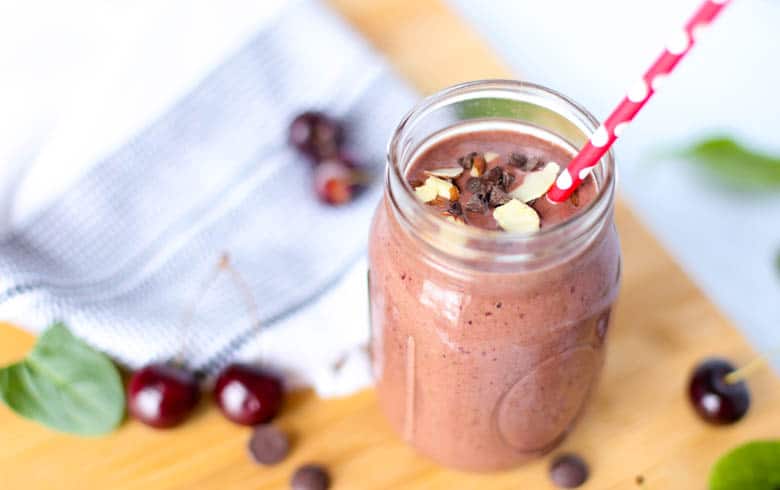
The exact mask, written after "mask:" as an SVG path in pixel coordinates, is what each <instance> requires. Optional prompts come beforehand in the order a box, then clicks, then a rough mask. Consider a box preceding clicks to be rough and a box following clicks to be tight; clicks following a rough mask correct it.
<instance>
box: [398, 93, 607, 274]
mask: <svg viewBox="0 0 780 490" xmlns="http://www.w3.org/2000/svg"><path fill="white" fill-rule="evenodd" d="M479 98H506V99H514V100H516V101H518V102H525V103H531V104H534V105H537V106H540V107H543V108H545V109H547V110H549V111H552V112H553V113H555V114H557V115H559V116H561V117H563V118H564V119H565V120H567V121H568V122H570V123H572V124H573V125H574V126H575V127H576V128H577V130H579V131H580V132H581V133H582V134H583V137H585V138H588V137H590V135H591V134H592V133H593V132H594V131H595V130H596V128H598V126H599V124H600V123H599V121H598V120H597V119H596V118H595V117H594V116H593V115H592V114H591V113H590V112H589V111H588V110H587V109H585V108H584V107H582V106H581V105H580V104H578V103H577V102H575V101H574V100H572V99H570V98H569V97H567V96H565V95H563V94H561V93H560V92H557V91H555V90H553V89H550V88H547V87H544V86H542V85H539V84H535V83H531V82H525V81H519V80H504V79H487V80H475V81H469V82H464V83H460V84H457V85H453V86H450V87H448V88H445V89H443V90H441V91H439V92H437V93H435V94H432V95H430V96H428V97H426V98H424V99H423V100H421V101H420V102H419V103H418V104H416V105H415V106H414V107H413V108H412V109H411V110H410V111H409V112H407V113H406V115H405V116H404V117H403V118H402V119H401V121H400V123H399V124H398V126H397V127H396V130H395V132H394V133H393V136H392V137H391V139H390V141H389V143H388V147H387V175H386V178H387V182H386V192H387V193H388V197H389V198H390V200H391V201H392V202H393V205H394V207H395V208H396V209H397V210H400V211H401V212H400V215H401V218H402V219H404V220H405V221H407V224H408V225H410V226H412V225H411V223H409V221H410V219H409V218H410V216H408V214H409V213H410V212H411V213H415V214H416V215H419V216H416V218H417V219H416V220H415V221H416V222H415V224H414V226H413V227H417V228H419V227H421V226H423V227H434V228H436V229H439V230H444V231H445V232H446V234H447V235H448V236H450V237H452V236H456V235H457V236H460V237H461V238H462V241H463V242H464V243H466V242H468V243H470V244H472V245H471V247H472V248H474V244H479V243H483V244H486V245H490V246H489V247H488V248H490V249H495V248H496V245H499V247H498V248H500V249H502V250H503V249H506V247H502V245H506V246H510V247H511V245H519V246H520V247H524V246H525V247H529V248H530V249H539V248H540V247H541V248H549V245H550V244H551V243H552V242H553V241H560V240H561V238H562V237H563V236H566V237H567V239H569V240H576V239H577V238H578V237H580V236H581V235H584V234H587V232H588V231H589V230H592V229H593V228H594V227H595V226H596V225H597V224H598V223H600V222H603V221H604V217H605V216H606V214H607V213H609V212H610V211H611V209H612V203H613V201H614V188H615V159H614V152H613V150H612V149H610V150H609V151H608V152H606V153H605V154H604V156H603V157H602V158H601V159H600V160H599V163H598V164H597V166H596V168H597V169H599V170H600V175H602V178H601V182H599V188H598V192H597V194H596V196H595V197H594V199H593V200H592V201H591V202H590V203H588V205H587V206H586V207H584V208H583V209H582V211H580V212H579V213H577V214H575V215H573V216H571V217H569V218H567V219H566V220H564V221H562V222H560V223H556V224H555V225H553V226H549V227H545V228H542V229H540V230H538V231H536V232H534V233H531V234H528V233H517V232H507V231H497V230H485V229H481V228H476V227H471V226H462V225H459V224H456V223H452V222H449V221H447V220H444V219H441V218H440V217H439V216H437V215H436V214H435V213H432V212H430V210H429V209H428V207H427V206H426V205H425V204H424V203H422V202H420V201H419V200H418V199H417V198H416V197H415V195H414V189H413V187H412V186H411V184H410V183H409V182H408V181H407V179H406V178H405V175H404V172H405V168H402V165H401V162H400V155H399V150H400V148H401V146H402V145H403V143H404V140H405V135H406V134H407V131H411V129H412V128H413V126H414V124H415V122H416V121H417V120H418V119H420V118H422V117H424V116H425V115H426V114H429V113H431V112H432V111H435V110H437V109H439V108H442V107H445V106H447V105H450V104H453V103H456V102H459V101H465V100H472V99H479ZM544 129H546V128H544ZM594 170H595V169H594ZM393 184H395V185H393ZM398 184H400V185H398ZM397 191H398V192H399V193H402V194H403V197H402V196H399V195H397ZM400 199H403V200H404V201H405V202H406V201H411V203H412V204H411V205H407V206H405V209H402V208H404V206H399V200H400ZM404 211H406V212H404ZM545 242H549V243H547V244H545ZM476 248H479V247H478V246H477V247H476ZM447 249H448V251H450V252H452V247H451V246H448V247H447ZM526 252H527V253H519V254H507V255H506V256H503V255H502V254H498V256H496V257H493V259H497V260H498V261H500V262H513V261H517V260H528V259H529V258H530V257H529V255H533V256H535V255H538V252H539V250H528V251H526ZM466 255H473V254H466Z"/></svg>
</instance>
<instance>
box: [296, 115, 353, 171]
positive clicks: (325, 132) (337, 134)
mask: <svg viewBox="0 0 780 490" xmlns="http://www.w3.org/2000/svg"><path fill="white" fill-rule="evenodd" d="M289 141H290V144H292V145H293V146H294V147H295V148H297V149H298V150H299V151H300V152H301V153H303V154H304V155H306V156H308V157H309V158H311V159H312V160H314V161H315V162H319V161H322V160H324V159H325V158H330V157H334V156H336V155H338V153H339V150H340V149H341V146H342V144H343V143H344V129H343V128H342V126H341V124H340V123H339V122H338V121H336V120H335V119H332V118H330V117H328V116H327V115H325V114H323V113H322V112H315V111H309V112H304V113H303V114H300V115H299V116H298V117H296V118H295V119H293V121H292V123H290V130H289Z"/></svg>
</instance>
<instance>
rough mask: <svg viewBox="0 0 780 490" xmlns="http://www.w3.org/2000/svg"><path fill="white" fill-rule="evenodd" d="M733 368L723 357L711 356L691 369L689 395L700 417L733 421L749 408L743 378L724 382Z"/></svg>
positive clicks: (708, 419) (731, 422) (721, 423)
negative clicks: (733, 381)
mask: <svg viewBox="0 0 780 490" xmlns="http://www.w3.org/2000/svg"><path fill="white" fill-rule="evenodd" d="M734 369H735V368H734V366H733V365H732V364H731V363H730V362H728V361H726V360H725V359H718V358H711V359H706V360H704V361H703V362H701V363H700V364H699V365H698V366H696V369H695V370H694V371H693V375H692V376H691V379H690V383H689V385H688V396H689V397H690V400H691V403H692V404H693V407H694V408H695V409H696V412H697V413H698V414H699V416H700V417H701V418H702V419H704V420H705V421H707V422H709V423H711V424H717V425H725V424H733V423H734V422H736V421H738V420H739V419H741V418H742V417H744V416H745V414H746V413H747V411H748V408H750V392H749V391H748V387H747V384H746V383H745V382H744V381H738V382H736V383H727V382H726V380H725V377H726V375H727V374H729V373H730V372H732V371H734Z"/></svg>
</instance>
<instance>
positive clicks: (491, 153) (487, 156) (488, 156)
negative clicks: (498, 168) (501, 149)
mask: <svg viewBox="0 0 780 490" xmlns="http://www.w3.org/2000/svg"><path fill="white" fill-rule="evenodd" d="M499 156H500V155H499V154H498V153H496V152H494V151H489V152H487V153H485V161H486V162H487V163H493V161H494V160H495V159H496V158H498V157H499Z"/></svg>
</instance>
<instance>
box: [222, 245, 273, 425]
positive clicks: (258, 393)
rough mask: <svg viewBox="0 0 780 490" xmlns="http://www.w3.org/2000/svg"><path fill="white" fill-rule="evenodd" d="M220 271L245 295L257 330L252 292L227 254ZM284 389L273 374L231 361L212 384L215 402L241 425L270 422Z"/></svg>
mask: <svg viewBox="0 0 780 490" xmlns="http://www.w3.org/2000/svg"><path fill="white" fill-rule="evenodd" d="M219 266H220V269H221V270H223V271H226V272H227V273H228V274H230V277H231V279H232V280H233V282H234V284H235V285H236V287H237V288H238V289H239V290H240V291H241V293H242V295H243V296H244V301H245V303H246V306H247V310H248V312H249V315H250V317H251V318H252V328H256V329H257V328H260V319H259V315H258V308H257V303H256V302H255V299H254V295H253V294H252V289H251V288H250V287H249V284H247V282H246V281H245V280H244V278H243V276H242V275H241V274H240V273H239V272H238V270H237V269H236V268H235V267H234V266H233V264H232V263H231V262H230V258H229V256H228V255H223V256H222V259H221V260H220V264H219ZM283 395H284V390H283V388H282V382H281V381H280V380H279V378H277V377H276V376H274V375H273V374H271V373H269V372H267V371H265V370H263V369H261V368H259V367H257V366H254V365H251V364H246V363H240V362H233V363H230V364H228V365H227V366H225V367H224V368H223V369H222V370H221V371H220V373H219V374H218V376H217V380H216V383H215V385H214V399H215V401H216V403H217V406H219V408H220V410H221V411H222V413H223V414H224V415H225V417H227V418H228V419H229V420H231V421H233V422H235V423H237V424H241V425H258V424H263V423H266V422H269V421H270V420H271V419H273V418H274V417H275V416H276V414H277V413H278V412H279V409H280V408H281V405H282V398H283Z"/></svg>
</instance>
